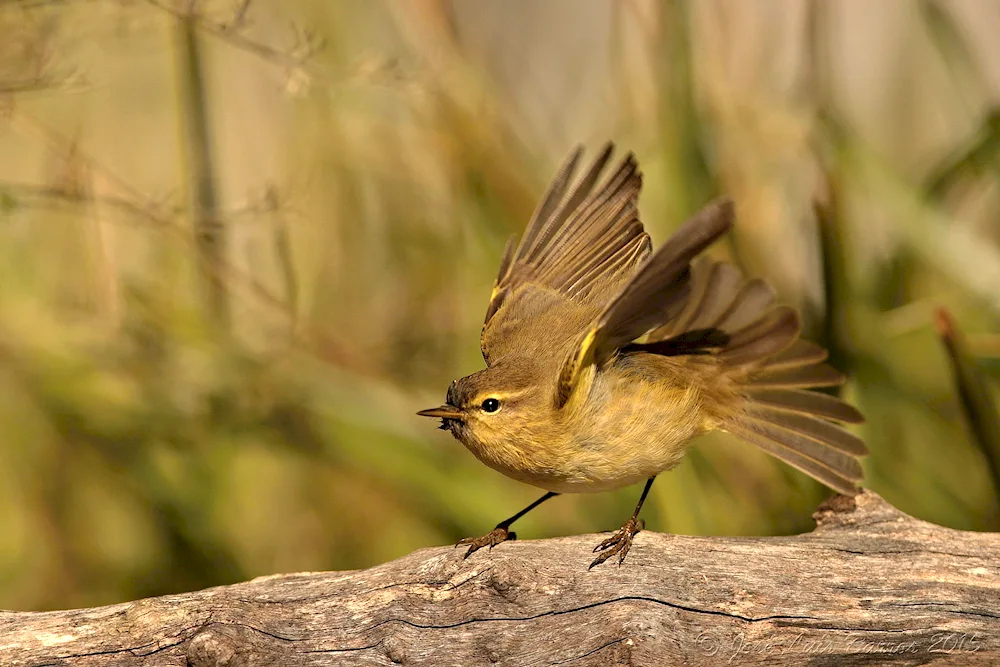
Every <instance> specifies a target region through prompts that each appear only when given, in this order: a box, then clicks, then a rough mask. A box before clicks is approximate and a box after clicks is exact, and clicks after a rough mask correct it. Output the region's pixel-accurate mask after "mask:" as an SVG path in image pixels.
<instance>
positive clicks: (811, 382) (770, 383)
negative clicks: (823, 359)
mask: <svg viewBox="0 0 1000 667" xmlns="http://www.w3.org/2000/svg"><path fill="white" fill-rule="evenodd" d="M842 384H844V376H843V374H842V373H841V372H840V371H838V370H837V369H835V368H833V367H832V366H829V365H827V364H815V365H812V366H806V365H802V366H792V367H785V368H782V367H778V368H773V367H771V366H764V368H763V369H761V370H760V371H758V372H756V373H755V374H754V376H753V386H754V388H759V389H816V388H819V387H839V386H840V385H842Z"/></svg>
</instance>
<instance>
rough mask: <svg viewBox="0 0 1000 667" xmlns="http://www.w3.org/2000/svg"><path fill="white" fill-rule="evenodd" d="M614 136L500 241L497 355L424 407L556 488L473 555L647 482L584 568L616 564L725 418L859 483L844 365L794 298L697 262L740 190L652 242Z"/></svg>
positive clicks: (860, 445) (848, 489)
mask: <svg viewBox="0 0 1000 667" xmlns="http://www.w3.org/2000/svg"><path fill="white" fill-rule="evenodd" d="M613 151H614V145H613V144H610V143H609V144H608V145H607V146H606V147H605V148H604V150H603V151H602V152H601V153H600V155H599V156H598V157H597V159H596V160H595V161H594V163H593V165H592V166H590V168H589V169H587V170H586V172H585V173H584V174H583V175H582V176H581V177H580V178H579V179H576V180H575V182H574V174H575V171H576V167H577V163H578V162H579V161H580V158H581V155H582V152H583V151H582V148H580V147H577V148H576V149H575V150H574V151H573V152H572V153H571V154H570V156H569V157H568V158H567V160H566V161H565V162H564V164H563V166H562V167H561V168H560V170H559V171H558V173H557V174H556V176H555V178H554V179H553V181H552V183H551V184H550V185H549V188H548V190H547V191H546V193H545V195H544V196H543V198H542V200H541V202H540V203H539V205H538V207H537V209H536V210H535V212H534V215H533V216H532V218H531V220H530V222H529V223H528V226H527V229H526V230H525V232H524V235H523V236H522V238H521V241H520V243H518V244H517V245H516V246H515V245H514V239H513V238H512V239H511V241H510V242H509V243H508V244H507V248H506V250H505V251H504V255H503V259H502V260H501V262H500V271H499V273H498V275H497V279H496V282H495V284H494V287H493V293H492V295H491V296H490V302H489V306H488V308H487V310H486V320H485V322H484V324H483V329H482V336H481V340H480V346H481V348H482V352H483V357H484V359H485V361H486V368H485V369H484V370H481V371H479V372H476V373H473V374H472V375H469V376H467V377H464V378H461V379H459V380H455V381H454V382H452V383H451V386H450V387H449V389H448V395H447V402H446V403H445V404H444V405H442V406H440V407H437V408H432V409H429V410H422V411H421V412H419V413H418V414H419V415H422V416H425V417H435V418H440V419H441V428H442V429H446V430H449V431H451V433H452V435H453V436H454V437H455V438H457V439H458V440H459V441H461V442H462V444H463V445H465V446H466V447H467V448H468V449H469V451H471V452H472V453H473V454H474V455H475V456H476V457H477V458H478V459H479V460H480V461H482V462H483V463H485V464H486V465H488V466H490V467H491V468H493V469H494V470H497V471H499V472H501V473H503V474H505V475H507V476H508V477H511V478H513V479H516V480H519V481H521V482H526V483H528V484H532V485H534V486H536V487H539V488H541V489H544V490H546V491H547V493H546V494H545V495H544V496H542V497H541V498H539V499H538V500H536V501H535V502H533V503H532V504H531V505H529V506H528V507H526V508H524V509H523V510H521V511H520V512H518V513H517V514H515V515H513V516H512V517H510V518H508V519H506V520H504V521H501V522H500V523H499V524H497V526H496V528H494V529H493V530H492V531H490V532H489V533H487V534H485V535H483V536H481V537H476V538H466V539H464V540H462V541H460V542H459V544H460V545H468V547H469V548H468V551H467V552H466V554H465V557H466V558H468V557H469V556H470V555H471V554H472V553H473V552H475V551H476V550H478V549H480V548H482V547H487V546H488V547H490V549H492V548H493V547H494V546H496V545H498V544H500V543H501V542H503V541H505V540H508V539H513V538H514V533H512V532H511V531H510V527H511V524H513V523H514V522H515V521H516V520H517V519H519V518H520V517H522V516H524V515H525V514H526V513H527V512H529V511H531V510H532V509H534V508H535V507H537V506H538V505H540V504H541V503H543V502H545V501H546V500H548V499H549V498H552V497H554V496H556V495H558V494H561V493H592V492H599V491H608V490H611V489H617V488H620V487H624V486H628V485H632V484H636V483H638V482H642V481H645V487H644V488H643V490H642V494H641V496H640V497H639V502H638V504H637V505H636V507H635V511H634V512H633V513H632V516H631V517H629V518H628V520H627V521H625V523H624V525H622V527H621V529H620V530H618V531H617V532H616V533H614V534H613V535H612V536H611V537H610V538H608V539H606V540H604V541H602V542H601V543H600V544H598V545H597V546H596V547H595V548H594V553H596V554H598V555H597V557H596V558H595V559H594V561H593V562H592V563H591V564H590V567H591V568H593V567H594V566H596V565H598V564H600V563H603V562H604V561H606V560H607V559H609V558H612V557H613V556H615V555H617V557H618V564H619V566H620V565H621V563H622V562H624V560H625V556H626V555H627V554H628V551H629V548H630V547H631V545H632V539H633V537H634V536H635V535H636V533H638V532H639V531H640V530H642V527H643V525H642V522H641V521H640V519H639V512H640V510H641V509H642V504H643V502H644V501H645V500H646V496H647V495H648V493H649V490H650V487H651V486H652V484H653V481H654V480H655V479H656V476H657V475H658V474H659V473H661V472H663V471H665V470H669V469H671V468H673V467H674V466H676V465H677V464H678V463H679V462H680V460H681V458H682V457H683V455H684V453H685V451H686V449H687V447H688V446H689V444H690V443H691V440H692V439H693V438H695V436H698V435H700V434H702V433H706V432H709V431H726V432H728V433H731V434H733V435H736V436H738V437H739V438H741V439H743V440H745V441H747V442H750V443H752V444H754V445H757V446H758V447H760V448H761V449H763V450H764V451H765V452H767V453H768V454H771V455H773V456H775V457H777V458H778V459H781V460H782V461H784V462H785V463H787V464H789V465H792V466H794V467H796V468H798V469H799V470H801V471H803V472H805V473H806V474H808V475H810V476H812V477H813V478H815V479H817V480H819V481H820V482H822V483H823V484H826V485H827V486H829V487H830V488H832V489H834V490H836V491H839V492H841V493H844V494H848V495H854V494H855V493H857V486H856V483H857V482H860V481H861V479H862V470H861V464H860V462H859V460H858V457H861V456H864V455H866V454H867V453H868V450H867V448H866V446H865V444H864V442H863V441H862V440H861V439H860V438H858V437H857V436H856V435H854V434H852V433H850V432H848V431H846V430H844V429H843V428H841V427H840V426H839V425H838V424H837V422H843V423H860V422H862V421H863V418H862V416H861V413H860V412H858V410H857V409H855V408H854V407H852V406H851V405H849V404H847V403H845V402H843V401H841V400H839V399H837V398H834V397H832V396H829V395H827V394H823V393H818V392H813V391H808V389H809V388H813V387H830V386H836V385H839V384H841V383H842V382H843V380H844V378H843V376H842V375H841V374H840V373H838V372H837V371H836V370H834V369H833V368H831V367H830V366H829V365H827V364H825V363H823V362H824V361H825V360H826V358H827V353H826V351H825V350H823V349H822V348H821V347H819V346H817V345H814V344H812V343H809V342H807V341H805V340H802V339H800V338H799V334H800V331H801V323H800V320H799V316H798V314H797V312H796V311H795V310H794V309H793V308H791V307H789V306H784V305H778V304H776V303H775V295H774V292H773V291H772V290H771V288H770V287H769V286H768V285H767V284H766V283H765V282H764V281H762V280H759V279H754V280H746V281H745V280H744V279H743V278H742V277H741V275H740V272H739V271H738V270H737V269H736V268H735V267H733V266H732V265H730V264H727V263H725V262H720V261H712V260H710V259H707V258H699V259H696V258H697V256H698V255H699V254H700V253H701V252H702V251H703V250H705V248H707V247H708V246H709V245H711V244H712V243H713V242H714V241H716V240H717V239H718V238H719V237H720V236H722V235H723V234H724V233H726V232H727V231H728V230H729V229H730V228H731V227H732V225H733V204H732V202H731V201H729V200H728V199H722V200H718V201H715V202H713V203H710V204H708V205H707V206H706V207H705V208H704V209H702V210H701V211H700V212H699V213H697V214H696V215H695V216H694V217H693V218H691V219H690V220H688V221H687V222H686V223H684V224H683V225H682V226H681V227H680V228H679V229H678V230H677V231H676V233H675V234H674V235H673V236H672V237H671V238H670V239H668V240H667V242H666V243H664V244H663V246H661V247H660V248H659V249H658V250H657V251H656V252H655V253H654V252H652V245H651V243H650V238H649V235H648V234H646V232H645V231H644V229H643V226H642V223H641V222H640V221H639V214H638V208H637V206H638V197H639V192H640V190H641V188H642V175H641V174H640V172H639V170H638V165H637V163H636V160H635V157H634V156H633V155H632V154H631V153H629V154H628V155H627V156H626V157H625V158H624V159H623V160H622V162H621V164H620V165H619V166H618V168H617V169H616V170H614V171H613V173H612V174H611V176H610V177H609V178H607V179H605V180H604V181H603V183H601V184H600V185H598V182H599V181H600V177H601V173H602V172H603V171H604V168H605V166H606V165H607V164H608V162H609V161H610V160H611V156H612V153H613Z"/></svg>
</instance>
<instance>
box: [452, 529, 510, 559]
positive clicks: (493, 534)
mask: <svg viewBox="0 0 1000 667" xmlns="http://www.w3.org/2000/svg"><path fill="white" fill-rule="evenodd" d="M516 539H517V534H516V533H512V532H511V531H509V530H507V528H506V527H505V526H497V527H496V528H494V529H493V530H491V531H490V532H488V533H486V534H485V535H481V536H480V537H466V538H463V539H461V540H459V541H458V543H457V544H456V545H455V546H456V547H457V546H464V545H466V544H468V545H469V550H468V551H466V552H465V556H463V558H468V557H469V556H471V555H472V554H474V553H475V552H476V551H478V550H480V549H482V548H483V547H489V548H490V549H491V550H492V549H493V547H495V546H496V545H498V544H500V543H501V542H506V541H507V540H516Z"/></svg>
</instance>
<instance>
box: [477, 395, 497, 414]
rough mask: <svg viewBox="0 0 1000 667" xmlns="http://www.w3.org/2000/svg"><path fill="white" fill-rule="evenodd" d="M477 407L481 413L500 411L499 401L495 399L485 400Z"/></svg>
mask: <svg viewBox="0 0 1000 667" xmlns="http://www.w3.org/2000/svg"><path fill="white" fill-rule="evenodd" d="M479 407H481V408H482V409H483V412H496V411H497V410H499V409H500V401H499V400H497V399H495V398H487V399H486V400H485V401H483V404H482V405H480V406H479Z"/></svg>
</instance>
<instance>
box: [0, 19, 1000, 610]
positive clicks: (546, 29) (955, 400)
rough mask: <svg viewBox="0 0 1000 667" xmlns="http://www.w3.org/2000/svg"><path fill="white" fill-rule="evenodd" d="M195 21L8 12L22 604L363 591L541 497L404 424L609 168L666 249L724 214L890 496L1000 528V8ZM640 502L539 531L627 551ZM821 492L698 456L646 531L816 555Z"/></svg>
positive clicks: (725, 449) (11, 424) (1, 67)
mask: <svg viewBox="0 0 1000 667" xmlns="http://www.w3.org/2000/svg"><path fill="white" fill-rule="evenodd" d="M191 4H192V3H188V2H186V1H185V2H176V3H175V2H174V0H147V1H133V2H124V1H116V0H75V1H72V0H71V1H69V2H54V1H53V2H48V1H46V0H0V397H2V398H0V425H2V431H0V433H2V437H0V457H2V465H0V608H16V609H46V608H56V607H69V606H75V605H94V604H100V603H110V602H114V601H120V600H125V599H130V598H136V597H139V596H144V595H152V594H157V593H166V592H171V591H179V590H187V589H194V588H198V587H203V586H208V585H213V584H222V583H227V582H233V581H237V580H242V579H245V578H248V577H252V576H255V575H262V574H268V573H274V572H287V571H296V570H309V569H347V568H357V567H364V566H368V565H372V564H375V563H377V562H380V561H384V560H387V559H390V558H393V557H396V556H400V555H402V554H404V553H407V552H409V551H411V550H413V549H416V548H419V547H423V546H430V545H437V544H442V543H448V542H452V541H454V540H456V539H458V538H460V537H463V536H466V535H470V534H480V533H482V532H484V531H486V530H488V529H490V528H491V527H492V526H493V525H494V524H495V523H496V522H497V521H499V520H500V519H502V518H504V517H506V516H508V515H509V514H511V513H512V512H514V511H516V510H517V509H519V508H520V507H522V506H523V505H524V504H526V503H527V502H529V501H530V500H533V499H534V498H535V497H536V496H537V495H538V494H539V491H538V490H535V489H532V488H529V487H525V486H523V485H520V484H518V483H516V482H513V481H510V480H507V479H505V478H503V477H501V476H500V475H498V474H497V473H494V472H492V471H490V470H488V469H486V468H485V467H483V466H482V465H481V464H479V463H478V462H476V461H475V460H474V459H473V458H472V456H471V455H469V454H468V453H467V452H466V451H465V450H464V449H462V448H461V446H460V445H459V444H458V443H457V442H455V441H454V440H452V439H451V438H450V437H449V436H448V435H447V434H443V433H441V432H440V431H437V430H435V428H434V426H435V424H434V423H433V422H431V421H430V420H425V419H421V418H419V417H416V416H415V415H414V412H415V411H416V410H417V409H420V408H424V407H429V406H431V405H435V404H437V402H438V401H439V400H440V399H441V397H442V396H443V395H444V392H445V389H446V388H447V384H448V382H449V381H450V380H452V379H453V378H455V377H458V376H461V375H464V374H467V373H469V372H471V371H473V370H476V369H477V368H479V367H480V366H481V363H482V361H481V358H480V356H479V350H478V333H479V327H480V324H481V318H482V315H483V312H484V309H485V305H486V298H487V295H488V293H489V289H490V286H491V282H492V279H493V276H494V272H495V268H496V264H497V262H498V260H499V256H500V252H501V249H502V247H503V244H504V242H505V241H506V239H507V238H508V236H509V235H510V234H511V233H515V232H519V231H520V230H521V229H522V227H523V225H524V224H525V222H526V220H527V217H528V215H529V214H530V211H531V209H532V207H533V205H534V200H535V198H536V197H537V196H538V195H539V193H540V191H541V189H542V188H543V186H544V185H545V182H546V180H547V178H548V177H549V175H550V173H551V171H552V170H553V168H554V166H555V164H556V163H557V162H558V160H559V159H561V157H562V156H563V155H564V154H565V152H567V151H568V150H569V149H570V147H571V146H572V145H573V144H574V143H576V142H578V141H582V142H584V143H587V144H588V145H590V146H593V147H596V146H598V145H599V144H600V143H602V142H603V141H604V140H606V139H609V138H610V139H615V140H616V141H617V142H618V143H619V144H620V145H621V146H622V147H623V148H624V149H631V150H634V151H635V152H636V153H637V155H638V157H639V159H640V161H641V163H642V164H643V167H644V171H645V173H646V190H645V193H644V197H643V200H642V206H641V208H642V213H643V216H644V220H645V222H646V224H647V227H648V228H649V229H650V230H651V233H652V234H653V237H654V240H655V241H657V242H660V241H662V240H663V239H664V238H665V237H666V236H667V235H668V233H669V232H670V230H671V229H672V228H673V227H674V226H675V225H677V224H679V223H680V221H682V220H683V219H684V217H685V216H687V215H689V214H690V213H692V212H694V211H695V210H696V209H697V208H698V207H699V206H700V205H701V204H703V203H705V202H706V201H707V200H708V199H709V198H711V197H712V196H714V195H716V194H719V193H729V194H731V195H732V196H733V197H734V198H735V200H736V202H737V207H738V215H739V224H738V229H737V230H736V232H735V233H734V235H733V238H732V241H731V242H730V243H729V245H728V246H726V247H720V248H715V249H713V252H716V253H719V254H728V255H730V256H731V257H733V258H734V259H735V260H737V261H738V262H739V263H741V265H742V266H743V267H744V268H745V270H746V271H747V272H748V273H750V274H754V275H762V276H765V277H767V278H768V279H769V280H770V281H771V282H772V283H773V284H775V285H776V287H777V288H778V289H779V291H780V292H781V294H782V295H783V296H784V298H785V299H786V300H787V301H789V302H791V303H793V304H796V305H798V306H800V307H801V308H803V310H804V312H805V313H806V319H807V321H808V327H809V331H810V335H811V336H812V337H813V338H815V339H818V340H820V341H821V342H823V343H824V344H826V345H829V346H830V348H831V349H832V350H833V353H834V358H835V360H836V363H837V365H838V366H840V367H841V368H843V369H844V370H846V371H848V373H849V375H850V381H849V384H848V385H847V386H846V388H845V392H846V394H847V395H848V396H849V397H850V398H851V399H852V400H854V401H856V402H857V403H858V404H859V405H860V406H861V408H862V409H863V411H864V412H865V413H866V415H867V416H868V423H867V424H866V425H864V426H863V427H861V429H860V431H861V433H862V434H863V435H864V436H865V438H866V439H867V440H868V442H869V444H870V447H871V450H872V455H871V457H870V458H869V459H868V460H867V462H866V471H867V477H868V486H870V487H871V488H873V489H875V490H876V491H878V492H879V493H881V494H883V495H884V496H885V497H886V498H888V499H889V500H890V501H891V502H893V503H894V504H896V505H897V506H899V507H900V508H902V509H903V510H905V511H907V512H909V513H911V514H914V515H916V516H919V517H921V518H925V519H928V520H931V521H935V522H939V523H942V524H945V525H948V526H954V527H960V528H967V529H980V530H982V529H997V528H998V527H1000V511H998V501H997V498H998V490H997V489H996V488H995V487H994V483H995V480H994V476H993V474H992V473H991V470H996V469H998V467H997V465H996V463H997V462H996V461H993V465H992V466H991V465H989V461H990V459H989V457H990V456H995V455H996V452H995V450H993V449H991V447H990V446H989V445H988V443H987V444H984V443H982V442H981V440H982V438H979V437H978V436H977V434H978V433H981V432H987V433H995V431H996V429H995V428H992V430H991V429H990V428H989V427H987V428H986V430H985V431H984V430H983V428H982V424H979V426H978V427H976V428H972V429H970V428H969V422H968V421H967V415H966V414H965V413H964V412H963V405H968V404H975V405H978V406H980V408H983V406H986V407H987V408H988V404H989V401H993V402H994V403H993V405H994V406H995V401H996V389H997V379H998V377H1000V333H997V332H998V331H1000V197H998V194H1000V193H998V188H997V185H998V183H1000V120H998V119H1000V109H998V108H997V102H998V99H1000V47H998V46H997V43H996V40H995V38H994V36H995V35H996V34H1000V11H998V10H997V6H996V3H993V2H990V1H989V0H980V1H976V0H968V1H964V2H945V1H943V0H940V1H935V0H925V1H923V2H891V3H890V2H879V3H875V2H864V1H861V0H859V1H858V2H838V3H831V2H824V1H822V0H815V1H812V2H809V1H804V0H803V1H793V0H785V1H783V2H771V3H743V2H722V1H717V0H713V1H707V0H705V1H699V2H697V3H695V2H690V3H684V2H655V1H648V0H647V1H643V0H632V1H631V2H617V1H615V0H590V1H588V2H576V0H560V1H551V2H534V1H533V0H519V1H518V2H502V3H500V2H496V3H479V2H472V1H458V0H456V1H455V2H453V3H449V2H446V1H445V0H421V1H419V2H416V1H414V2H406V3H395V2H384V3H381V2H369V1H368V0H357V1H356V2H341V1H338V2H321V1H318V0H289V1H288V2H283V3H263V2H261V3H249V4H240V5H238V6H237V7H235V8H234V6H233V5H232V4H231V3H223V2H218V3H215V2H208V1H202V2H196V3H193V4H194V8H195V15H194V16H193V17H192V16H187V17H186V16H185V15H184V14H183V13H182V12H183V11H187V8H188V6H189V5H191ZM939 306H944V307H947V309H948V311H949V312H950V313H951V314H952V317H953V319H954V321H955V322H957V323H958V325H959V326H960V328H961V329H962V331H963V332H964V333H965V336H964V338H963V343H962V346H961V350H960V351H959V352H955V353H954V354H953V355H952V358H953V359H961V365H962V368H961V369H959V371H961V372H958V371H956V373H955V374H954V375H953V372H952V369H951V367H950V365H949V356H948V354H947V353H946V349H948V348H946V346H945V345H942V342H941V340H939V338H938V335H937V332H936V330H935V328H934V317H933V315H934V312H935V309H936V308H938V307H939ZM946 338H947V336H946ZM956 349H957V348H956ZM956 355H957V356H956ZM970 368H974V369H975V370H974V371H970V370H969V369H970ZM970 373H971V374H970ZM956 377H958V378H961V377H974V378H976V382H975V383H973V385H974V386H972V385H970V387H971V389H970V387H966V388H965V393H964V394H960V392H958V391H957V390H956V387H955V378H956ZM970 391H971V392H972V395H973V398H972V399H965V400H964V403H963V400H960V396H966V395H968V394H969V392H970ZM984 401H986V402H985V403H984ZM977 414H979V417H975V416H974V418H975V419H981V416H982V415H983V414H986V415H989V414H993V415H995V414H996V410H995V409H994V410H992V411H991V410H989V409H986V408H983V409H981V410H979V411H978V413H977ZM994 444H995V443H994ZM638 492H639V489H637V488H636V489H627V490H622V491H620V492H617V493H613V494H602V495H599V496H587V497H563V498H560V499H557V500H555V501H553V502H551V503H548V504H546V506H544V507H543V508H541V509H539V510H537V511H536V512H533V513H532V514H531V515H529V516H528V517H526V518H525V519H523V520H522V521H521V522H520V523H519V524H518V533H519V534H520V535H521V536H522V537H542V536H553V535H560V534H568V533H578V532H584V531H595V530H606V529H611V528H614V527H617V526H618V525H619V524H620V522H621V520H622V519H623V517H624V516H625V515H626V514H627V513H628V512H629V511H630V509H631V507H632V506H633V503H634V502H635V499H636V496H637V494H638ZM827 494H828V492H827V491H825V490H824V489H822V488H821V487H819V486H818V485H817V484H815V483H813V482H812V481H811V480H809V479H807V478H806V477H804V476H803V475H801V474H799V473H798V472H795V471H793V470H791V469H789V468H787V467H784V466H782V464H780V463H777V462H776V461H773V460H771V459H769V458H768V457H766V456H765V455H763V454H760V453H758V452H757V451H755V450H754V449H753V448H751V447H749V446H745V445H742V444H739V443H736V442H734V441H731V440H730V439H728V438H726V437H723V436H718V437H709V438H705V439H703V441H702V443H701V444H700V445H699V446H698V447H696V449H695V450H693V451H692V453H691V454H690V455H689V456H688V458H687V459H686V461H685V462H684V463H683V464H682V465H681V466H680V467H679V468H678V469H677V470H675V471H674V472H673V473H671V474H669V475H665V476H663V478H662V479H661V481H660V482H659V483H658V484H657V486H656V488H655V489H654V491H653V493H652V496H651V498H650V501H649V502H648V503H647V505H646V510H645V513H644V516H645V517H646V519H647V525H648V527H649V528H650V529H653V530H662V531H674V532H682V533H698V534H767V533H790V532H794V531H800V530H806V529H808V527H809V526H810V512H811V511H812V509H813V508H814V507H815V505H816V504H817V503H818V502H819V501H820V500H821V499H822V498H824V497H825V496H826V495H827ZM457 557H459V553H458V552H456V558H457ZM475 557H476V558H479V557H483V558H486V557H487V555H486V554H485V553H484V554H476V556H475ZM581 562H582V561H581Z"/></svg>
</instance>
